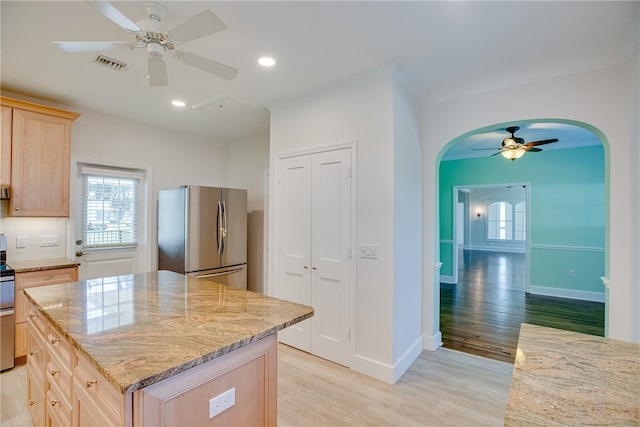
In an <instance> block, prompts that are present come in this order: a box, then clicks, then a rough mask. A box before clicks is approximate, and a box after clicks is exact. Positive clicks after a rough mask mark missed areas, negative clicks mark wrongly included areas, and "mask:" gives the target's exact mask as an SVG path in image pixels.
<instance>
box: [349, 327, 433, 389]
mask: <svg viewBox="0 0 640 427" xmlns="http://www.w3.org/2000/svg"><path fill="white" fill-rule="evenodd" d="M420 353H422V337H419V338H418V339H417V340H416V341H415V342H414V343H413V344H411V346H409V348H408V349H407V350H406V351H405V352H404V353H403V354H402V356H400V358H399V359H398V361H397V362H396V363H394V364H393V365H389V364H387V363H382V362H380V361H378V360H374V359H371V358H368V357H364V356H360V355H357V354H356V355H355V357H354V358H353V365H352V366H351V369H352V370H353V371H356V372H359V373H361V374H364V375H367V376H369V377H372V378H375V379H377V380H380V381H384V382H386V383H388V384H395V383H396V381H398V380H399V379H400V377H402V375H403V374H404V373H405V372H406V371H407V369H409V367H410V366H411V365H412V364H413V362H415V360H416V359H417V358H418V356H420Z"/></svg>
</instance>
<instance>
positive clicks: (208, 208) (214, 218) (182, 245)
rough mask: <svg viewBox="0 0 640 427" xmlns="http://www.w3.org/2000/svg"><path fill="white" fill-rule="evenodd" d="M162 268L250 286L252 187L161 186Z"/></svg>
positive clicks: (243, 287)
mask: <svg viewBox="0 0 640 427" xmlns="http://www.w3.org/2000/svg"><path fill="white" fill-rule="evenodd" d="M158 269H159V270H170V271H175V272H177V273H183V274H187V275H189V276H193V277H198V278H202V279H207V280H211V281H214V282H218V283H223V284H226V285H229V286H233V287H235V288H240V289H246V288H247V190H239V189H231V188H219V187H202V186H196V185H186V186H183V187H179V188H171V189H166V190H160V192H159V194H158Z"/></svg>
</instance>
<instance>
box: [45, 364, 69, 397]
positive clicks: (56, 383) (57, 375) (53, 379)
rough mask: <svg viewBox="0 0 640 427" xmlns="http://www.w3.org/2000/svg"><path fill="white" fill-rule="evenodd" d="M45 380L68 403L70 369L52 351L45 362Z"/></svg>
mask: <svg viewBox="0 0 640 427" xmlns="http://www.w3.org/2000/svg"><path fill="white" fill-rule="evenodd" d="M47 381H48V382H49V384H50V385H51V387H55V388H56V389H57V390H58V393H57V394H59V397H63V398H64V399H65V400H66V401H67V402H69V404H70V402H71V370H70V367H68V366H66V365H64V364H63V363H62V362H61V361H60V360H59V359H58V357H57V356H56V355H55V354H53V353H50V354H49V363H47Z"/></svg>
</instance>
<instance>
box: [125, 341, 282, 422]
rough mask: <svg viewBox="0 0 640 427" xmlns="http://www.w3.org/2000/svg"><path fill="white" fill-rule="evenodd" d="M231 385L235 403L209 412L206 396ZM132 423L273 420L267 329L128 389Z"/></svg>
mask: <svg viewBox="0 0 640 427" xmlns="http://www.w3.org/2000/svg"><path fill="white" fill-rule="evenodd" d="M231 389H234V392H235V404H234V405H233V406H231V407H229V408H228V409H226V410H224V411H223V412H221V413H219V414H217V415H215V416H213V417H210V403H209V402H210V400H211V399H213V398H215V397H216V396H219V395H220V394H222V393H224V392H226V391H228V390H231ZM133 407H134V410H133V412H134V425H154V426H173V425H198V426H222V425H252V426H275V425H276V424H277V340H276V335H275V334H273V335H269V336H267V337H265V338H263V339H261V340H259V341H256V342H254V343H252V344H250V345H248V346H245V347H242V348H240V349H238V350H235V351H233V352H232V353H229V354H227V355H225V356H222V357H220V358H217V359H214V360H211V361H209V362H206V363H204V364H202V365H199V366H196V367H194V368H192V369H190V370H188V371H185V372H183V373H180V374H178V375H176V376H173V377H171V378H168V379H166V380H164V381H161V382H159V383H157V384H154V385H152V386H149V387H146V388H144V389H142V390H138V391H136V392H135V393H134V395H133Z"/></svg>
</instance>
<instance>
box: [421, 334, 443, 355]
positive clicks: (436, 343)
mask: <svg viewBox="0 0 640 427" xmlns="http://www.w3.org/2000/svg"><path fill="white" fill-rule="evenodd" d="M440 347H442V332H440V331H438V332H436V334H435V335H423V336H422V348H423V349H424V350H429V351H436V350H437V349H438V348H440Z"/></svg>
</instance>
